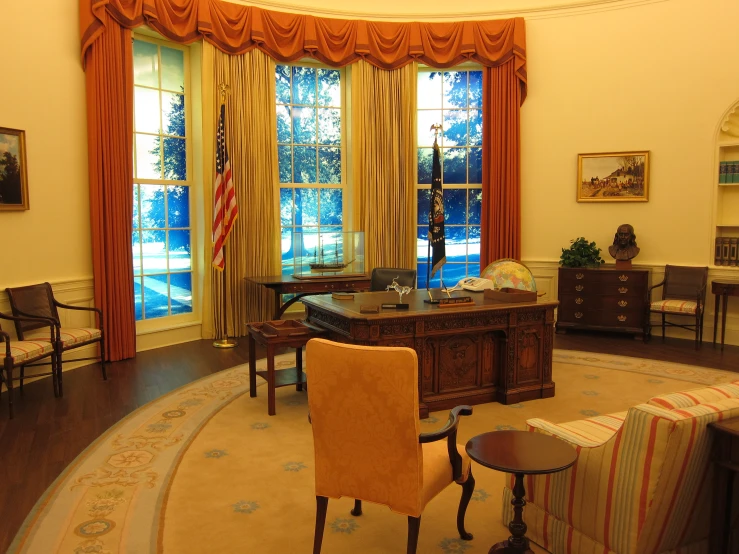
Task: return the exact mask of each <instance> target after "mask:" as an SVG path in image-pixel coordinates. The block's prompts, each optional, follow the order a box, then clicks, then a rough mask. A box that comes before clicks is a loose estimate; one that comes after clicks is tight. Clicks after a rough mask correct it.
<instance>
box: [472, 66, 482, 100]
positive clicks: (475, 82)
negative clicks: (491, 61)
mask: <svg viewBox="0 0 739 554" xmlns="http://www.w3.org/2000/svg"><path fill="white" fill-rule="evenodd" d="M470 108H482V71H470Z"/></svg>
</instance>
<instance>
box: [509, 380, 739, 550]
mask: <svg viewBox="0 0 739 554" xmlns="http://www.w3.org/2000/svg"><path fill="white" fill-rule="evenodd" d="M737 416H739V381H735V382H734V383H731V384H728V385H720V386H714V387H707V388H703V389H696V390H691V391H686V392H679V393H673V394H667V395H662V396H657V397H654V398H652V399H651V400H650V401H649V402H648V403H646V404H640V405H638V406H635V407H633V408H631V409H629V410H628V411H627V412H621V413H617V414H611V415H605V416H599V417H593V418H589V419H582V420H578V421H572V422H569V423H561V424H554V423H550V422H548V421H544V420H542V419H530V420H528V421H527V426H528V429H529V431H532V432H535V433H546V434H550V435H555V436H558V437H560V438H561V439H563V440H565V441H567V442H569V443H570V444H571V445H572V447H573V448H575V449H576V450H577V451H578V460H577V462H576V463H575V465H574V466H572V467H571V468H570V469H568V470H566V471H563V472H561V473H557V474H554V475H546V476H537V477H527V479H528V482H527V484H526V492H527V498H526V502H527V504H526V508H525V512H524V519H525V521H526V523H527V525H528V533H527V534H528V536H529V537H530V538H531V540H533V541H534V542H536V543H537V544H539V545H541V546H543V547H544V548H546V549H547V550H549V551H550V552H553V553H554V554H564V553H574V554H576V553H581V554H584V553H587V554H595V553H596V552H597V553H598V554H605V553H608V554H610V553H617V554H641V553H650V554H651V553H654V554H660V553H665V554H666V553H677V554H682V553H686V554H687V553H690V554H697V553H706V554H707V553H708V533H709V516H710V512H711V510H710V502H711V494H712V487H711V477H712V473H713V469H712V466H711V462H710V448H711V442H712V434H711V432H710V431H709V430H708V429H707V428H706V425H707V424H708V423H710V422H712V421H716V420H718V419H727V418H731V417H737ZM511 487H512V481H511V480H508V481H507V486H506V487H505V488H504V493H503V521H504V522H506V523H507V522H508V521H510V520H511V519H512V507H511V504H510V502H511V499H512V492H511Z"/></svg>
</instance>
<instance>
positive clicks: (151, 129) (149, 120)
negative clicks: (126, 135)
mask: <svg viewBox="0 0 739 554" xmlns="http://www.w3.org/2000/svg"><path fill="white" fill-rule="evenodd" d="M133 94H134V106H135V108H134V112H135V117H134V129H135V130H136V131H138V132H139V133H158V132H159V91H158V90H152V89H150V88H141V87H134V89H133Z"/></svg>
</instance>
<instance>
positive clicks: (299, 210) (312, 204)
mask: <svg viewBox="0 0 739 554" xmlns="http://www.w3.org/2000/svg"><path fill="white" fill-rule="evenodd" d="M317 224H318V189H314V188H310V189H295V225H317Z"/></svg>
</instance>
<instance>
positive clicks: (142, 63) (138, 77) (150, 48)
mask: <svg viewBox="0 0 739 554" xmlns="http://www.w3.org/2000/svg"><path fill="white" fill-rule="evenodd" d="M133 82H134V84H136V85H144V86H147V87H158V86H159V55H158V53H157V45H156V44H152V43H150V42H143V41H141V40H134V41H133Z"/></svg>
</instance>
